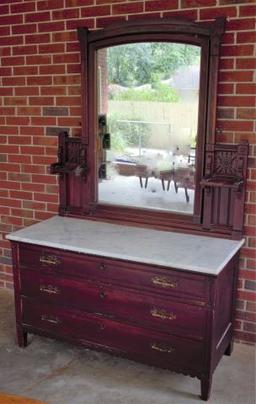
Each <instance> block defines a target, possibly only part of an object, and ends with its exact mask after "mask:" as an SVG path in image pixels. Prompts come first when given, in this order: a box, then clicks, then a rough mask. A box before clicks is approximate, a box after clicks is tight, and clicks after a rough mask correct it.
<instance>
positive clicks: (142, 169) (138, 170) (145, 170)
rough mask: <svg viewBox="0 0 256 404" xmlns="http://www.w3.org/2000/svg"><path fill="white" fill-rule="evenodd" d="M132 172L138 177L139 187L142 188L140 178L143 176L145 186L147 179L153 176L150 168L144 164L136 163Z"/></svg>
mask: <svg viewBox="0 0 256 404" xmlns="http://www.w3.org/2000/svg"><path fill="white" fill-rule="evenodd" d="M134 172H135V175H136V176H137V177H139V180H140V186H141V188H143V181H142V179H143V178H145V188H147V186H148V179H149V177H152V176H153V173H152V170H151V169H150V168H149V167H148V166H147V165H145V164H136V166H135V170H134Z"/></svg>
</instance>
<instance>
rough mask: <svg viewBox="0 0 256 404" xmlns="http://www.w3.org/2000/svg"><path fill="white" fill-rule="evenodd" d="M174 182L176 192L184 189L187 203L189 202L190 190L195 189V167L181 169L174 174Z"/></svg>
mask: <svg viewBox="0 0 256 404" xmlns="http://www.w3.org/2000/svg"><path fill="white" fill-rule="evenodd" d="M173 181H174V187H175V192H176V193H177V192H178V190H179V188H184V190H185V197H186V201H187V202H189V194H188V189H195V168H194V167H179V168H176V169H175V170H174V172H173Z"/></svg>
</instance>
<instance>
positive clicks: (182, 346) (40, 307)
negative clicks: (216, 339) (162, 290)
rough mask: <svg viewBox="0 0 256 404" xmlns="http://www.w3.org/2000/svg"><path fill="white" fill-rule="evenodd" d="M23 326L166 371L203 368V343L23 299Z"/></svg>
mask: <svg viewBox="0 0 256 404" xmlns="http://www.w3.org/2000/svg"><path fill="white" fill-rule="evenodd" d="M22 321H23V325H24V326H30V327H31V328H32V329H33V330H34V331H36V330H42V331H44V332H46V333H49V335H51V336H56V337H60V338H65V337H66V338H68V339H72V340H76V341H77V342H79V343H83V344H87V343H89V344H90V343H92V344H96V345H97V346H99V347H102V348H104V349H108V348H109V349H112V350H114V351H117V352H119V353H120V354H124V355H125V356H127V357H130V358H132V359H135V360H136V359H137V360H141V361H144V362H146V363H150V364H153V365H157V366H160V367H164V368H170V369H172V370H175V365H176V364H177V365H178V366H180V367H181V368H182V366H183V367H184V369H186V370H188V369H193V368H194V369H195V368H196V369H197V370H198V369H199V368H201V367H203V362H204V350H203V348H204V345H203V343H202V342H198V341H193V340H189V339H185V338H177V337H173V336H170V335H165V334H164V333H163V334H162V333H158V332H152V331H148V330H146V329H143V328H140V327H133V326H130V325H127V324H122V323H119V322H116V321H113V320H111V319H108V318H104V317H100V316H96V315H92V314H89V313H86V312H81V311H78V310H71V309H66V308H62V307H59V306H51V305H47V304H35V303H34V302H32V301H29V300H28V299H26V298H24V299H23V320H22Z"/></svg>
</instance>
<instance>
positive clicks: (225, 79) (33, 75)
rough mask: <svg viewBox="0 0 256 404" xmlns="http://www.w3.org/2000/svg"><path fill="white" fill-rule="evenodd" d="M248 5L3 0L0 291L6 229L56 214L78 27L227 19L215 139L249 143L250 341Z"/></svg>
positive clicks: (251, 225) (183, 0) (254, 232)
mask: <svg viewBox="0 0 256 404" xmlns="http://www.w3.org/2000/svg"><path fill="white" fill-rule="evenodd" d="M255 8H256V5H255V3H254V0H252V1H241V0H240V1H239V0H144V1H139V0H138V1H136V0H135V1H133V0H130V1H124V0H49V1H45V0H42V1H41V0H38V1H27V0H19V1H15V0H1V5H0V53H1V66H0V77H1V87H0V96H1V98H0V231H1V233H2V237H1V239H0V287H5V288H11V287H12V270H11V259H10V249H9V247H10V246H9V242H8V241H6V240H5V239H4V235H5V234H6V233H9V232H11V231H13V230H16V229H18V228H20V227H23V226H28V225H30V224H32V223H34V222H36V221H40V220H43V219H46V218H48V217H50V216H51V215H53V214H56V212H57V208H58V185H57V178H56V177H55V176H52V175H49V174H48V169H47V168H48V166H49V164H50V163H52V162H54V161H56V143H57V141H56V134H57V133H58V132H59V130H60V128H68V129H69V131H70V133H71V134H73V135H74V134H78V133H80V121H81V108H80V65H79V47H78V42H77V35H76V27H77V26H87V27H89V28H101V27H104V26H106V25H108V24H111V23H112V22H116V21H125V20H126V19H133V18H138V17H141V16H143V17H147V16H149V17H153V18H156V19H157V18H160V17H169V16H185V17H188V18H191V19H194V20H209V19H212V18H215V17H216V16H219V15H225V16H227V17H228V22H227V29H226V34H225V36H224V44H223V46H222V49H221V55H222V57H221V61H220V73H219V101H218V103H219V109H218V119H219V121H218V127H219V129H220V131H219V134H218V140H219V141H222V142H239V141H241V140H243V139H248V140H249V142H250V144H251V146H250V159H249V169H248V184H247V196H246V216H245V236H246V244H245V247H244V248H243V250H242V254H241V264H240V279H239V291H238V310H237V322H236V337H237V340H240V341H244V342H253V341H255V334H256V325H255V311H256V298H255V295H256V293H255V289H256V281H255V274H256V259H255V244H256V243H255V241H256V238H255V236H256V226H255V224H256V188H255V183H256V168H255V167H256V164H255V151H256V134H255V129H256V128H255V127H254V122H253V118H255V109H254V107H255V98H254V94H255V83H254V82H253V75H254V69H255V58H253V54H254V52H253V51H254V49H253V48H254V42H255V20H254V16H255ZM253 115H254V117H253Z"/></svg>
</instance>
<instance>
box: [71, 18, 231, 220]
mask: <svg viewBox="0 0 256 404" xmlns="http://www.w3.org/2000/svg"><path fill="white" fill-rule="evenodd" d="M224 21H225V19H224V18H218V19H216V20H215V21H213V22H210V23H207V24H202V23H200V24H199V23H195V22H191V21H188V20H185V19H160V20H142V21H131V22H127V23H124V24H122V25H116V26H111V27H108V28H105V29H101V30H97V31H88V30H87V29H83V28H79V29H78V35H79V40H80V45H81V56H82V57H81V59H82V76H83V101H84V103H83V133H82V142H83V143H84V144H85V145H87V147H88V170H89V171H88V210H89V211H90V212H93V213H91V214H93V215H96V216H97V215H98V214H99V215H101V214H103V216H104V215H105V214H106V215H107V216H108V215H110V216H111V215H112V214H114V215H115V217H119V219H120V220H122V219H123V218H127V216H132V217H133V220H134V221H135V222H136V221H138V222H140V223H145V224H147V223H149V222H150V221H152V218H153V222H154V221H155V222H156V223H158V221H159V220H160V222H163V221H166V220H167V222H168V221H169V222H172V221H173V220H176V219H177V218H178V220H179V221H181V222H185V223H191V224H193V223H200V220H201V217H202V204H203V197H202V189H201V187H200V181H201V179H202V176H203V173H204V160H205V159H204V153H205V144H206V142H207V139H208V140H209V139H211V141H212V140H213V139H214V134H215V108H216V107H215V106H214V103H215V101H216V84H217V66H218V49H219V43H220V39H221V34H222V33H223V30H224ZM117 70H118V72H117ZM146 70H147V71H146ZM121 76H122V77H121ZM210 77H211V79H210ZM185 78H186V79H187V80H185ZM181 82H183V84H182V85H181ZM182 86H183V87H182ZM189 92H190V94H189ZM209 100H211V101H210V102H209ZM213 106H214V107H213Z"/></svg>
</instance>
